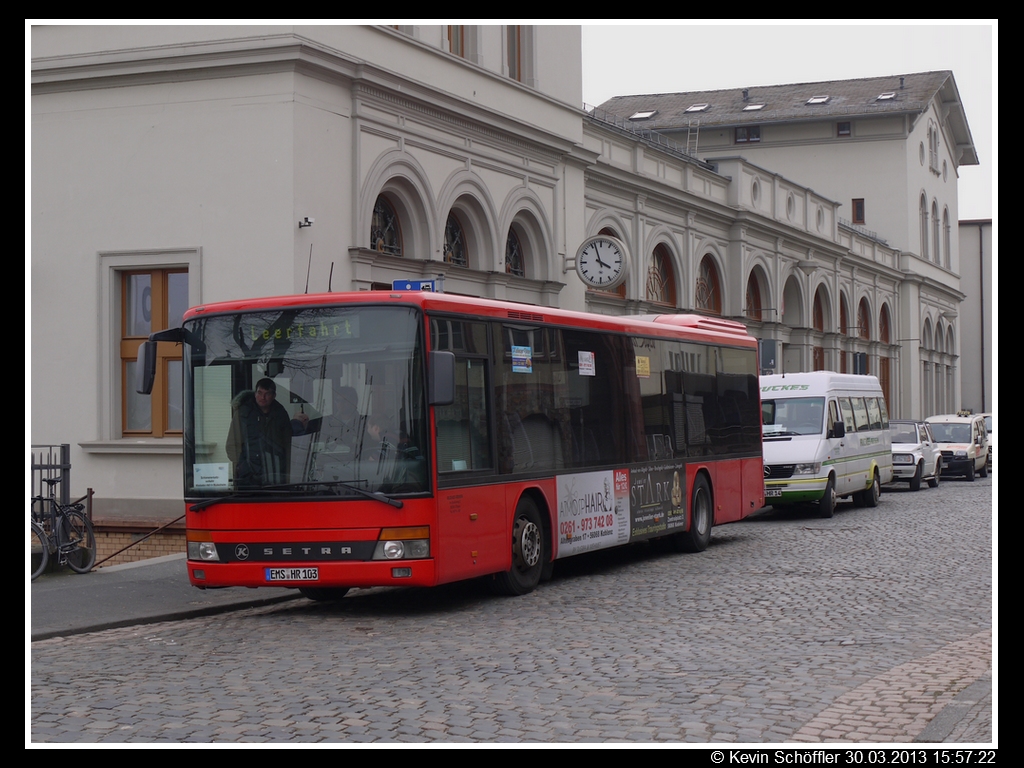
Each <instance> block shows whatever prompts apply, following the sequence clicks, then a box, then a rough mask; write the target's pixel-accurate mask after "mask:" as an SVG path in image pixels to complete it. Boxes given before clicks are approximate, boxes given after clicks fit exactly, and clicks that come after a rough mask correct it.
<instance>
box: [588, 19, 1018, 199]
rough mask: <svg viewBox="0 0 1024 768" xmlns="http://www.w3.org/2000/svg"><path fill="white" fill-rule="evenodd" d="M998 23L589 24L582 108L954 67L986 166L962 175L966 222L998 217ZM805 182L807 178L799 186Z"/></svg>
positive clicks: (963, 168)
mask: <svg viewBox="0 0 1024 768" xmlns="http://www.w3.org/2000/svg"><path fill="white" fill-rule="evenodd" d="M996 24H997V22H996V21H995V20H986V21H983V22H978V21H974V20H967V21H962V22H961V21H958V20H948V21H943V22H935V23H933V24H928V23H919V22H913V23H904V24H894V23H888V22H885V23H877V24H876V23H871V22H862V21H858V22H849V23H846V24H835V23H832V22H827V21H826V22H817V23H813V22H808V23H794V22H786V23H780V22H770V21H769V22H765V21H756V22H752V23H746V24H744V23H741V22H737V23H732V22H721V21H718V22H708V21H686V20H678V21H665V22H658V21H655V22H651V21H647V22H630V21H627V22H622V21H615V22H614V23H603V22H594V23H585V24H584V26H583V100H584V102H586V103H587V104H591V105H594V106H597V105H598V104H601V103H602V102H604V101H606V100H608V99H609V98H611V97H612V96H622V95H626V94H638V93H671V92H677V91H703V90H714V89H717V88H749V87H753V86H759V85H782V84H786V83H809V82H815V81H818V80H847V79H854V78H859V77H877V76H881V75H900V74H906V73H909V72H929V71H932V70H939V69H948V70H951V71H952V72H953V76H954V78H955V79H956V85H957V89H958V90H959V92H960V99H961V101H962V102H963V107H964V111H965V113H966V114H967V123H968V125H969V126H970V129H971V136H972V137H973V139H974V146H975V147H976V148H977V152H978V160H979V163H980V164H979V165H968V166H961V167H960V169H959V174H960V180H959V212H960V218H961V219H988V218H994V214H995V202H996V201H995V200H994V191H995V168H996V155H995V152H996V142H995V134H994V130H995V125H996V120H995V111H994V110H995V106H994V104H993V99H992V94H993V91H994V89H995V85H996V82H997V79H996V71H995V69H994V62H996V61H998V55H997V50H996V42H997V40H996V32H997V30H996ZM797 181H799V180H797Z"/></svg>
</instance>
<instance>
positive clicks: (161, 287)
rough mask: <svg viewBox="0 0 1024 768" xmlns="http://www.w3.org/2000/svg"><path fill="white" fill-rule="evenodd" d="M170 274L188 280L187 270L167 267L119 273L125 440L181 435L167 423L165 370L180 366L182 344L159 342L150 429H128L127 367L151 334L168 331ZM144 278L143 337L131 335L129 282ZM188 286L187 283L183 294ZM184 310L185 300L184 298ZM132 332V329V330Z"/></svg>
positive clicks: (130, 392)
mask: <svg viewBox="0 0 1024 768" xmlns="http://www.w3.org/2000/svg"><path fill="white" fill-rule="evenodd" d="M173 274H179V275H185V276H186V280H187V276H188V268H187V267H167V268H152V269H126V270H123V271H121V273H120V280H121V318H120V328H121V341H120V352H119V355H120V359H121V365H120V370H121V434H122V436H124V437H165V436H178V437H180V436H181V434H182V430H181V429H180V428H177V429H172V428H170V427H169V426H168V422H169V414H168V411H169V406H170V401H169V394H168V393H169V389H170V380H169V373H168V368H169V364H170V363H172V362H175V361H176V362H179V363H180V362H181V359H182V355H181V344H178V343H176V342H169V341H161V342H159V343H158V344H157V364H156V378H155V380H154V383H153V391H152V393H151V394H150V395H149V398H150V428H149V429H148V430H145V429H129V428H128V405H129V400H130V399H131V397H132V396H135V397H138V395H134V389H135V380H134V376H129V374H128V367H129V364H130V363H135V362H136V360H137V358H138V353H139V346H140V345H141V344H142V342H144V341H146V339H147V338H148V335H149V334H150V333H154V332H155V331H162V330H164V329H166V328H167V327H168V317H167V315H168V306H169V294H170V290H169V288H168V277H169V276H170V275H173ZM140 275H145V276H148V277H149V290H150V294H149V315H150V320H149V324H150V325H149V330H148V332H146V333H144V334H140V333H137V332H135V333H130V329H129V311H130V308H129V282H130V281H131V279H132V278H133V277H137V276H140ZM187 286H188V283H187V282H186V291H187V290H188V288H187ZM185 299H186V301H185V304H186V306H187V305H188V296H187V294H186V297H185ZM131 330H135V329H131Z"/></svg>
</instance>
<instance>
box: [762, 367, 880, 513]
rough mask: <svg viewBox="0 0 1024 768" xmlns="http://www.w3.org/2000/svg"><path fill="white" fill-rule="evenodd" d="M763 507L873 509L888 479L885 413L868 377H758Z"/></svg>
mask: <svg viewBox="0 0 1024 768" xmlns="http://www.w3.org/2000/svg"><path fill="white" fill-rule="evenodd" d="M761 420H762V438H763V450H764V495H765V503H766V504H771V505H772V506H773V507H778V506H783V505H787V504H803V503H812V504H816V505H817V508H818V513H819V514H820V516H821V517H832V515H833V514H834V513H835V507H836V501H837V500H838V499H840V498H845V497H847V496H852V497H853V500H854V502H856V504H857V505H858V506H864V507H873V506H875V505H876V504H878V497H879V495H880V493H881V486H883V485H885V484H886V483H890V482H892V479H893V474H892V449H891V440H890V435H889V412H888V410H887V408H886V407H885V397H884V396H883V394H882V388H881V387H880V386H879V384H878V379H877V378H875V377H874V376H862V375H851V374H845V373H833V372H832V371H815V372H813V373H787V374H774V375H771V376H762V377H761Z"/></svg>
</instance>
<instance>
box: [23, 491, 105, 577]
mask: <svg viewBox="0 0 1024 768" xmlns="http://www.w3.org/2000/svg"><path fill="white" fill-rule="evenodd" d="M60 480H61V479H60V478H59V477H54V478H43V481H44V482H45V483H46V484H47V485H49V486H50V495H49V497H46V496H33V497H32V519H31V520H30V521H29V549H30V554H31V558H30V560H29V575H30V576H31V577H32V581H35V580H36V577H38V576H39V574H41V573H42V572H43V571H45V570H46V566H47V564H48V563H49V562H50V556H51V555H52V554H56V555H57V556H58V558H59V560H58V562H59V563H60V564H61V565H65V564H66V565H68V566H69V567H70V568H71V570H73V571H74V572H75V573H88V572H89V571H91V570H92V567H93V565H94V564H95V563H96V534H95V532H94V531H93V527H92V521H91V520H89V518H88V517H86V516H85V507H84V506H83V505H81V504H61V503H60V502H59V501H57V495H56V491H55V490H54V486H55V485H56V484H57V483H59V482H60ZM37 502H38V507H39V510H38V512H37Z"/></svg>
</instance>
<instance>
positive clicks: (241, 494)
mask: <svg viewBox="0 0 1024 768" xmlns="http://www.w3.org/2000/svg"><path fill="white" fill-rule="evenodd" d="M311 485H319V486H324V487H327V488H331V487H335V486H340V487H342V488H345V489H346V490H349V491H354V492H355V493H358V494H359V495H360V496H365V497H366V498H368V499H373V500H374V501H379V502H381V503H382V504H387V505H388V506H392V507H394V508H395V509H401V508H402V507H404V506H405V504H404V503H403V502H402V501H400V500H399V499H392V498H391V497H390V496H387V495H385V494H383V493H381V492H380V491H376V492H373V491H367V490H366V489H365V488H360V487H359V486H357V485H352V484H351V483H347V482H345V481H344V480H307V481H305V482H303V483H283V484H281V485H267V486H263V487H262V488H251V489H246V490H245V491H237V492H235V493H232V494H229V495H227V496H217V497H215V498H209V499H203V500H202V501H199V502H196V503H195V504H193V505H192V506H190V507H189V511H191V512H201V511H203V510H204V509H206V508H207V507H212V506H213V505H214V504H220V503H221V502H222V501H236V500H238V499H243V498H245V499H258V498H259V494H260V493H272V494H281V495H284V494H290V493H291V492H292V491H294V490H295V489H297V488H307V487H309V486H311Z"/></svg>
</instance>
